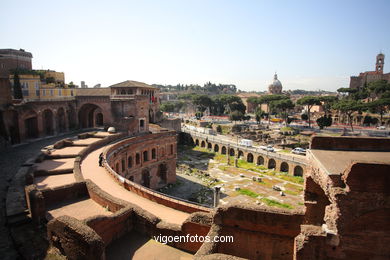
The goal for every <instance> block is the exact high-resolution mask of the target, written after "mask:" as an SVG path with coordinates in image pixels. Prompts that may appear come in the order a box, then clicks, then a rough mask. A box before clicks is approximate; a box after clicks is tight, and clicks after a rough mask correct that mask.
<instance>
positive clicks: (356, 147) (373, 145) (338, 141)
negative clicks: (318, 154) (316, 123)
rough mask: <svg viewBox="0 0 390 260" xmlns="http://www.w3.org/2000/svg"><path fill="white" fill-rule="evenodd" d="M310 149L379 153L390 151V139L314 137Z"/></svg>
mask: <svg viewBox="0 0 390 260" xmlns="http://www.w3.org/2000/svg"><path fill="white" fill-rule="evenodd" d="M310 149H321V150H351V151H377V152H380V151H390V139H389V138H387V139H386V138H374V137H328V136H314V137H313V138H312V140H311V144H310Z"/></svg>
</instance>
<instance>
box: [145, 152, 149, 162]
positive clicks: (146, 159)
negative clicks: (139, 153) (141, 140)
mask: <svg viewBox="0 0 390 260" xmlns="http://www.w3.org/2000/svg"><path fill="white" fill-rule="evenodd" d="M148 160H149V159H148V151H144V162H147V161H148Z"/></svg>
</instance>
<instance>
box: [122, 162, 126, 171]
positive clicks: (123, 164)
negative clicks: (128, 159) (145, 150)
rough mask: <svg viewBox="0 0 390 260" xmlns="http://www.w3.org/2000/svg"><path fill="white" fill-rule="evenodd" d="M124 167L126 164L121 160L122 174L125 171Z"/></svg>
mask: <svg viewBox="0 0 390 260" xmlns="http://www.w3.org/2000/svg"><path fill="white" fill-rule="evenodd" d="M125 165H126V163H125V160H124V159H122V172H124V171H125V169H126V168H125V167H126V166H125Z"/></svg>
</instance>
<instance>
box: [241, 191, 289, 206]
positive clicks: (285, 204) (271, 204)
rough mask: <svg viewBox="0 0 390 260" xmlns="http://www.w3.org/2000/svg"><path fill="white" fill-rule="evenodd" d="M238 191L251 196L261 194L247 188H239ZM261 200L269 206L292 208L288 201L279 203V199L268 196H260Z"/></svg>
mask: <svg viewBox="0 0 390 260" xmlns="http://www.w3.org/2000/svg"><path fill="white" fill-rule="evenodd" d="M238 193H240V194H242V195H246V196H249V197H252V198H258V197H259V196H262V195H261V194H258V193H256V192H254V191H251V190H249V189H241V190H239V191H238ZM261 201H262V202H264V203H265V204H266V205H267V206H270V207H278V208H285V209H292V208H294V207H293V206H291V205H290V204H288V203H281V202H279V201H276V200H272V199H268V198H261Z"/></svg>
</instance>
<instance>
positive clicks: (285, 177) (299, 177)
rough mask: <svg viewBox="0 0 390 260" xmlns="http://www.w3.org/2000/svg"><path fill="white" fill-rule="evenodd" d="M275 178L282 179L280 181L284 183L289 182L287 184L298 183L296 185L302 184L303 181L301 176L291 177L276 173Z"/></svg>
mask: <svg viewBox="0 0 390 260" xmlns="http://www.w3.org/2000/svg"><path fill="white" fill-rule="evenodd" d="M275 176H276V177H278V178H279V179H282V180H285V181H289V182H294V183H298V184H303V182H304V180H303V177H301V176H292V175H288V174H287V173H282V172H281V173H277V174H275Z"/></svg>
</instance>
